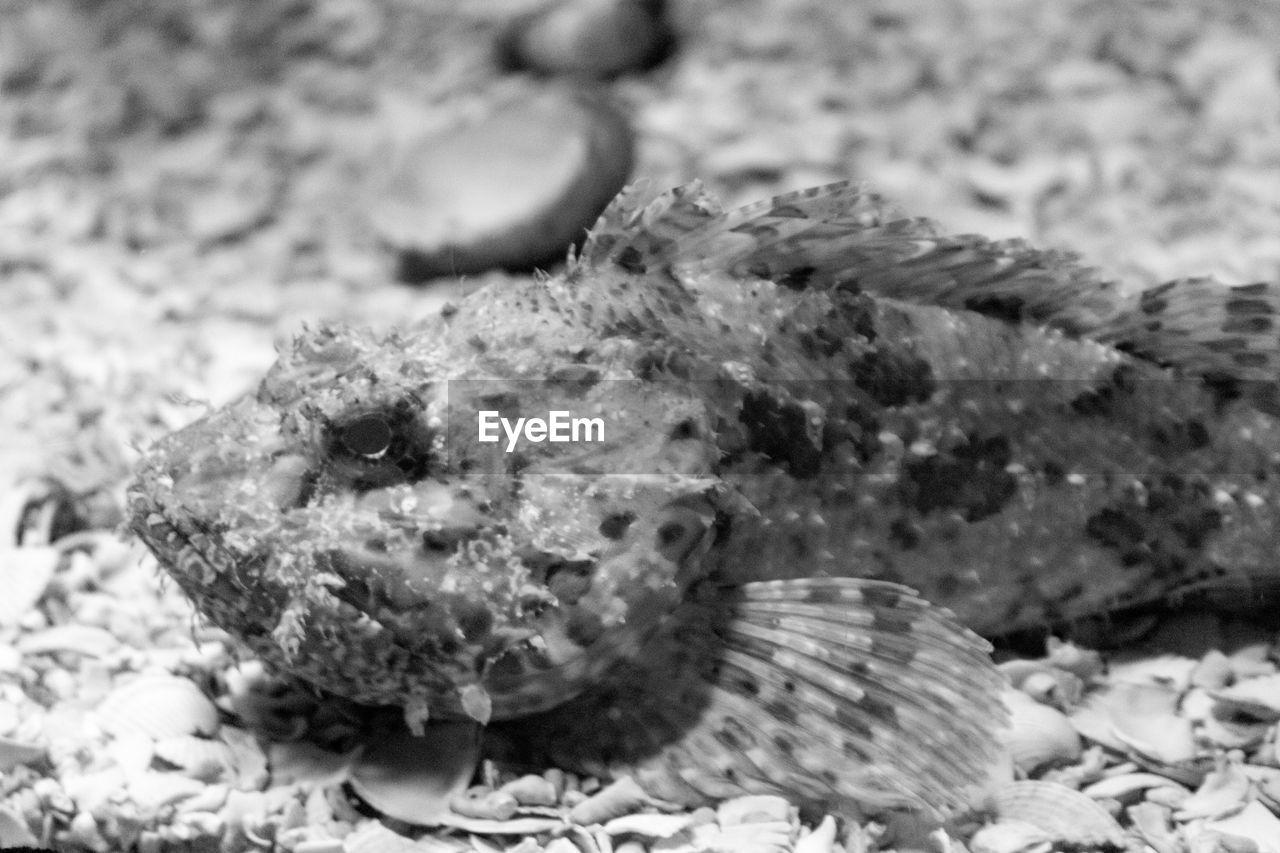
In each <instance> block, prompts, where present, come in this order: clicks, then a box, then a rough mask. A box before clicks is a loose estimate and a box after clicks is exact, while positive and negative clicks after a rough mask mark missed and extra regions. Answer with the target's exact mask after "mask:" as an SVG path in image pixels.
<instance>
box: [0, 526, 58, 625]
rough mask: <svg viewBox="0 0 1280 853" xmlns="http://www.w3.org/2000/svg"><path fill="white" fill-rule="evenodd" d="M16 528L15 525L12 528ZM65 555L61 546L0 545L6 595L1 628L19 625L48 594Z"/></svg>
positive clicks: (1, 606) (1, 598)
mask: <svg viewBox="0 0 1280 853" xmlns="http://www.w3.org/2000/svg"><path fill="white" fill-rule="evenodd" d="M10 529H13V528H10ZM61 558H62V554H61V552H60V551H59V550H58V549H57V548H50V547H47V546H28V547H26V548H0V571H3V573H4V595H3V596H0V628H7V627H9V626H11V625H17V624H18V622H19V621H21V619H22V617H23V616H26V615H27V614H28V613H30V612H31V610H32V608H34V607H35V606H36V603H37V602H38V601H39V600H40V597H41V596H42V595H44V591H45V590H46V589H48V587H49V581H51V580H53V575H54V573H55V572H56V571H57V570H58V561H59V560H60V559H61Z"/></svg>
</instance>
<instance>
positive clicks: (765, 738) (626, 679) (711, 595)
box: [499, 578, 1005, 810]
mask: <svg viewBox="0 0 1280 853" xmlns="http://www.w3.org/2000/svg"><path fill="white" fill-rule="evenodd" d="M989 651H990V647H989V646H988V645H987V644H986V643H985V641H983V640H982V639H980V638H979V637H977V636H976V635H974V634H973V633H971V632H969V631H968V630H967V629H965V628H964V627H962V626H961V625H959V624H958V623H956V622H955V620H954V619H953V618H952V617H951V615H950V614H949V613H948V612H947V611H945V610H943V609H941V608H936V607H933V606H931V605H929V604H928V603H926V602H924V601H922V600H921V599H919V598H917V597H916V596H915V595H914V594H913V593H912V592H911V591H910V590H908V589H906V588H904V587H900V586H897V585H894V584H889V583H885V582H883V581H873V580H865V579H854V578H807V579H803V580H793V581H766V582H760V583H749V584H745V585H743V586H738V587H731V588H728V589H723V590H716V589H715V588H710V587H708V588H703V589H702V591H701V593H699V594H698V595H695V596H694V599H693V600H691V601H688V602H686V603H685V604H684V605H682V606H681V607H680V608H679V609H678V610H677V611H676V613H675V614H673V618H672V619H671V621H669V622H668V623H666V624H665V626H664V627H663V629H661V630H660V632H659V634H658V636H656V637H655V638H654V639H653V640H651V641H650V643H649V644H648V645H646V647H645V653H644V654H643V655H642V656H641V657H640V658H637V659H636V660H634V661H629V662H626V663H624V664H623V665H622V666H620V667H619V668H618V669H617V671H616V672H614V673H613V674H612V675H611V680H610V682H609V683H608V684H607V685H603V686H601V687H598V688H596V689H595V690H594V691H593V692H589V693H587V694H583V695H582V696H580V697H578V698H577V699H574V700H571V701H570V702H568V703H566V704H565V705H563V706H561V707H560V708H557V709H555V710H552V711H549V712H546V713H544V714H542V715H537V716H535V717H531V718H525V719H523V720H518V721H512V722H511V723H505V724H501V726H500V727H499V728H500V729H503V730H509V731H512V732H514V735H515V737H516V738H517V739H518V740H519V741H520V742H521V743H522V744H524V745H526V746H531V747H532V748H533V749H534V751H535V752H537V753H538V754H539V755H541V756H545V757H548V758H550V759H551V760H554V761H556V762H558V763H560V764H561V766H565V767H570V768H575V769H579V770H582V771H583V772H591V773H610V774H620V773H627V774H631V775H633V776H634V777H635V778H636V780H637V781H639V782H640V784H641V785H642V786H644V787H645V788H646V789H647V790H648V791H649V792H650V793H652V794H654V795H655V796H658V797H661V798H664V799H669V800H673V801H676V802H681V803H685V804H688V805H697V804H704V803H707V802H709V801H712V800H716V799H721V798H725V797H732V796H739V795H742V794H761V793H780V794H784V795H786V796H787V797H789V798H791V799H793V800H796V801H800V802H812V803H816V804H824V805H827V806H830V805H832V804H836V805H839V804H845V806H846V807H849V808H859V809H864V810H876V809H881V808H897V807H904V806H905V807H912V808H925V809H942V810H946V809H951V808H958V807H960V806H962V805H963V803H962V802H960V795H959V793H958V792H959V791H960V790H961V789H962V788H963V787H964V786H965V785H966V784H968V783H971V782H972V781H973V780H974V779H976V778H982V777H983V776H984V774H985V773H986V772H987V771H988V769H989V767H990V766H991V762H992V761H993V760H994V755H995V753H996V744H995V738H994V732H995V730H996V728H997V727H998V726H999V725H1000V723H1001V721H1002V720H1003V718H1004V714H1005V712H1004V709H1003V705H1002V704H1001V702H1000V700H999V695H1000V690H1001V685H1002V679H1001V676H1000V675H999V673H998V671H997V670H996V669H995V667H994V666H993V664H992V662H991V659H990V657H989ZM677 661H683V664H679V663H677ZM682 666H683V668H682ZM602 756H607V758H602Z"/></svg>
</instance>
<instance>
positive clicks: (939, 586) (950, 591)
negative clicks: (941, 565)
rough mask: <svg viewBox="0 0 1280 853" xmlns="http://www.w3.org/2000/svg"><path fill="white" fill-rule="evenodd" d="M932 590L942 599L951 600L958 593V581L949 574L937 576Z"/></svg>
mask: <svg viewBox="0 0 1280 853" xmlns="http://www.w3.org/2000/svg"><path fill="white" fill-rule="evenodd" d="M934 588H935V589H936V590H937V591H938V595H939V596H941V597H942V598H951V597H952V596H954V595H956V594H957V593H958V592H959V591H960V579H959V578H958V577H956V576H955V575H953V574H951V573H950V572H946V573H943V574H941V575H939V576H938V580H937V583H935V584H934Z"/></svg>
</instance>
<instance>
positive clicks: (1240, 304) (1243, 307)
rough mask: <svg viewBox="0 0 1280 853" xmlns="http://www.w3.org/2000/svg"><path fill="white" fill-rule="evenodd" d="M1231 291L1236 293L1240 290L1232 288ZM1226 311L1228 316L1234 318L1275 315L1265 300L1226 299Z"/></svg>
mask: <svg viewBox="0 0 1280 853" xmlns="http://www.w3.org/2000/svg"><path fill="white" fill-rule="evenodd" d="M1246 286H1251V285H1246ZM1264 286H1265V283H1264ZM1233 290H1234V291H1235V292H1237V293H1238V292H1239V291H1240V290H1241V288H1233ZM1250 295H1256V294H1250ZM1226 309H1227V313H1228V314H1232V315H1235V316H1248V317H1259V316H1269V315H1271V314H1274V313H1275V309H1273V308H1272V307H1271V303H1270V302H1268V301H1267V300H1265V299H1228V300H1227V302H1226Z"/></svg>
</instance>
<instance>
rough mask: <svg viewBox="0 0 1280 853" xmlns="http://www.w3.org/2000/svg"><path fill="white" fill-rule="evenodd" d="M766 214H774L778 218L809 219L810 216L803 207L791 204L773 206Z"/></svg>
mask: <svg viewBox="0 0 1280 853" xmlns="http://www.w3.org/2000/svg"><path fill="white" fill-rule="evenodd" d="M765 215H766V216H774V217H777V218H778V219H808V218H809V214H807V213H805V212H804V210H803V209H801V208H799V207H796V206H795V205H791V204H784V205H779V206H777V207H775V208H773V209H772V210H770V211H769V212H768V213H766V214H765Z"/></svg>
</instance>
